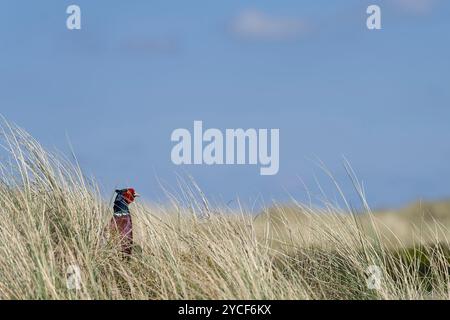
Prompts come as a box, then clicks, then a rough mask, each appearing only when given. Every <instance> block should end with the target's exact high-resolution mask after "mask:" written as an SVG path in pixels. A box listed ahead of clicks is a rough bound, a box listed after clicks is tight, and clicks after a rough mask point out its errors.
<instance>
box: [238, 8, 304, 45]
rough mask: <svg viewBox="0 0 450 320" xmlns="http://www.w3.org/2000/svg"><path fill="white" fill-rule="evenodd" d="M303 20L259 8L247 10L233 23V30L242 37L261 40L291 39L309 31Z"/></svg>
mask: <svg viewBox="0 0 450 320" xmlns="http://www.w3.org/2000/svg"><path fill="white" fill-rule="evenodd" d="M307 29H308V28H307V25H306V23H305V22H304V21H303V20H300V19H296V18H289V17H275V16H270V15H267V14H265V13H263V12H261V11H258V10H254V9H253V10H245V11H243V12H241V13H240V14H239V15H238V16H237V17H235V18H234V19H233V21H232V23H231V31H232V32H233V33H234V34H235V35H237V36H238V37H241V38H248V39H257V40H258V39H259V40H289V39H295V38H298V37H300V36H303V35H305V34H306V33H307V31H308V30H307Z"/></svg>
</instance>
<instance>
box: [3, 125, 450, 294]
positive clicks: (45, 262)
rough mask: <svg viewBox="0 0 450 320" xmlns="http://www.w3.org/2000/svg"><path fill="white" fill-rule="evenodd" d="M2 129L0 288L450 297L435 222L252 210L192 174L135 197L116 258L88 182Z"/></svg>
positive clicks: (103, 206)
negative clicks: (397, 224)
mask: <svg viewBox="0 0 450 320" xmlns="http://www.w3.org/2000/svg"><path fill="white" fill-rule="evenodd" d="M0 140H1V147H2V148H3V151H1V152H0V157H1V158H0V160H1V164H0V298H1V299H448V298H449V283H450V282H449V265H448V263H449V249H448V248H449V246H448V241H447V236H448V229H447V226H446V225H445V224H442V223H440V221H433V222H432V223H430V222H427V223H425V222H424V223H418V225H417V226H416V227H415V228H416V229H414V230H418V231H417V232H416V233H415V234H416V237H415V238H414V239H415V240H414V241H412V242H408V243H407V244H405V243H406V241H405V240H404V239H401V237H400V236H398V235H399V233H397V232H396V230H393V228H389V227H386V224H385V223H384V222H385V221H384V220H380V219H379V217H378V216H377V215H375V214H372V213H370V211H369V210H368V213H366V214H365V215H361V216H357V215H354V214H352V213H351V212H347V213H344V214H343V213H342V212H341V211H340V210H337V209H336V210H335V209H333V208H332V207H331V206H328V207H326V208H325V209H317V208H315V209H312V208H308V207H305V206H303V205H300V204H295V205H292V206H290V207H283V206H281V205H280V206H274V208H272V209H270V210H265V212H264V213H263V214H261V215H259V216H257V217H255V216H254V215H251V214H249V213H246V212H244V210H241V211H237V212H228V210H223V209H217V208H212V207H211V205H209V204H208V202H207V200H206V199H205V197H204V195H203V193H202V192H201V191H200V190H199V188H198V187H197V186H196V185H195V183H192V184H190V186H189V185H186V186H185V189H184V190H183V191H182V192H181V193H180V195H173V194H170V195H168V198H169V200H170V201H169V203H170V205H167V206H161V207H159V208H156V207H150V206H148V205H145V204H142V203H137V204H134V205H132V208H131V210H132V215H133V224H134V232H135V242H136V245H135V247H134V249H133V250H134V251H133V255H132V258H131V259H130V260H123V259H122V257H121V256H120V254H119V253H118V250H117V248H118V245H117V243H114V241H113V240H112V239H110V238H109V237H108V232H107V229H106V228H105V226H107V224H108V222H109V219H110V218H111V208H110V203H109V202H108V201H106V200H105V199H103V198H102V196H101V195H100V192H99V189H98V187H97V185H96V183H95V181H93V180H92V179H86V177H85V176H84V174H83V172H82V170H81V169H80V168H79V167H78V166H77V165H76V164H74V163H73V162H71V161H69V160H67V159H66V158H64V157H63V156H59V155H55V154H52V153H49V152H47V151H46V150H45V149H44V148H43V147H42V146H41V145H40V144H39V143H38V142H37V141H36V140H35V139H33V138H32V137H31V136H30V135H29V134H28V133H26V132H25V131H24V130H22V129H20V128H18V127H16V126H14V125H11V124H9V123H8V122H6V121H3V123H2V125H1V126H0ZM181 198H182V199H181ZM181 200H183V201H181ZM181 203H184V204H186V203H190V205H189V206H186V205H181ZM449 214H450V213H449ZM410 228H411V230H412V229H413V226H411V227H410ZM414 230H412V231H411V232H413V233H414ZM423 230H426V232H425V233H426V236H425V233H424V232H423ZM421 232H422V233H421ZM74 266H75V268H78V269H79V273H77V274H79V278H77V280H79V282H77V286H76V287H73V286H71V285H70V284H68V278H70V275H68V272H69V271H68V270H73V268H74ZM371 266H372V267H373V266H376V268H377V270H378V271H379V274H378V273H377V274H376V275H377V276H378V278H377V279H376V281H378V282H376V288H374V287H373V286H370V284H369V283H368V282H370V279H373V278H372V277H373V276H374V274H372V272H373V269H371ZM69 273H70V272H69Z"/></svg>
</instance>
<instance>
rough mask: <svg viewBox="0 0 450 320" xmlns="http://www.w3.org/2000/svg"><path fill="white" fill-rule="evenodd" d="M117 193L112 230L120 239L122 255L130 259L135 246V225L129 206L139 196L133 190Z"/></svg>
mask: <svg viewBox="0 0 450 320" xmlns="http://www.w3.org/2000/svg"><path fill="white" fill-rule="evenodd" d="M115 192H116V193H117V196H116V198H115V200H114V208H113V209H114V215H113V217H112V219H111V223H110V229H111V233H112V234H113V235H115V236H118V237H119V240H120V246H121V252H122V254H123V255H124V256H126V257H128V258H129V257H130V256H131V251H132V246H133V224H132V221H131V215H130V209H129V208H128V205H129V204H131V203H132V202H133V201H134V200H135V198H136V197H139V195H138V194H137V193H136V192H135V190H134V189H133V188H127V189H121V190H115Z"/></svg>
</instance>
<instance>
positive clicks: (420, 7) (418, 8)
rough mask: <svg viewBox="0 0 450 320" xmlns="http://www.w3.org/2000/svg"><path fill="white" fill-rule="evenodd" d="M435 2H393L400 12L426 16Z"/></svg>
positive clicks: (429, 0)
mask: <svg viewBox="0 0 450 320" xmlns="http://www.w3.org/2000/svg"><path fill="white" fill-rule="evenodd" d="M436 2H437V1H436V0H394V3H395V5H397V7H399V8H400V9H401V10H402V11H405V12H407V13H413V14H428V13H430V12H431V11H432V10H433V8H434V7H435V5H436Z"/></svg>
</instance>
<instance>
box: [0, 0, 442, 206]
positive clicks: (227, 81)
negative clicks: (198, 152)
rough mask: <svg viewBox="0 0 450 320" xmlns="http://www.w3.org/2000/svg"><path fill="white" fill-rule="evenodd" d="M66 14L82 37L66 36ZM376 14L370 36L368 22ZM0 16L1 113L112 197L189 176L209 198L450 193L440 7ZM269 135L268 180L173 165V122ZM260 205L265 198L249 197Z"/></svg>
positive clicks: (17, 8)
mask: <svg viewBox="0 0 450 320" xmlns="http://www.w3.org/2000/svg"><path fill="white" fill-rule="evenodd" d="M70 4H78V5H79V6H80V7H81V11H82V30H79V31H69V30H67V29H66V24H65V21H66V18H67V15H66V13H65V11H66V7H67V6H68V5H70ZM369 4H378V5H380V7H381V10H382V27H383V29H382V30H379V31H369V30H367V28H366V17H367V14H366V12H365V11H366V8H367V6H368V5H369ZM1 5H2V9H1V10H0V40H1V42H0V46H1V50H0V113H1V114H3V115H4V116H6V117H7V118H8V119H9V120H11V121H13V122H15V123H17V124H18V125H20V126H22V127H24V128H26V129H27V130H28V131H29V132H30V133H32V134H33V135H34V136H35V137H36V138H37V139H38V140H39V141H41V142H42V143H43V144H44V145H46V146H47V147H49V148H57V149H59V150H63V151H68V141H67V136H68V137H69V138H70V141H71V143H72V145H73V147H74V149H75V152H76V154H77V155H78V158H79V160H80V163H81V165H82V166H83V168H84V169H85V171H86V172H87V173H88V174H93V175H95V176H96V177H97V179H98V181H99V183H100V184H101V186H102V188H103V190H104V191H105V192H106V193H108V191H109V190H112V189H113V188H115V187H120V186H126V185H131V186H134V187H135V188H136V189H138V191H139V192H140V193H142V194H143V196H144V197H145V198H147V199H150V200H155V199H160V198H161V190H160V187H159V185H158V180H157V178H158V179H160V180H161V181H164V182H165V183H167V184H168V185H171V186H175V185H176V174H177V173H181V174H185V173H189V174H191V175H193V177H194V178H195V179H196V180H197V181H198V183H199V184H200V186H201V187H202V188H203V189H204V190H205V192H206V193H207V195H208V196H209V197H210V198H211V199H216V200H217V201H219V202H221V201H223V202H229V201H235V202H236V198H237V197H239V198H240V200H241V201H242V202H244V203H247V204H249V205H252V204H253V203H255V202H256V203H261V201H265V202H266V203H269V202H270V201H271V200H273V199H275V200H278V201H286V200H287V199H288V198H289V194H291V195H293V196H294V197H296V198H298V199H300V200H303V199H305V198H306V195H305V191H304V188H303V184H302V182H301V181H303V182H304V183H305V184H306V185H307V186H308V188H309V189H310V191H311V192H312V194H313V197H315V196H317V195H318V194H319V190H318V188H317V186H316V179H317V180H318V181H319V182H320V183H321V185H322V186H323V188H324V189H325V191H326V192H327V194H328V196H329V197H330V198H331V199H333V197H334V196H335V192H334V191H333V188H332V186H331V184H330V183H329V180H328V179H327V178H326V176H325V175H324V174H323V172H321V169H320V168H318V167H317V165H316V159H321V160H322V161H323V162H324V163H325V164H326V166H327V167H328V168H329V169H330V170H331V172H333V174H334V175H335V177H336V178H337V179H338V181H339V182H341V183H342V185H343V188H344V191H345V192H346V193H347V196H348V197H349V198H350V199H352V200H354V201H356V198H355V195H354V193H353V192H352V188H351V186H350V183H349V181H348V179H347V178H346V174H345V170H344V169H343V166H342V161H343V159H342V156H345V157H346V158H347V159H348V160H349V161H350V163H351V164H352V166H353V168H354V169H355V171H356V173H357V175H358V177H359V178H360V180H363V181H364V185H365V188H366V194H367V198H368V201H369V204H371V205H372V206H374V207H385V206H397V205H401V204H404V203H405V202H408V201H412V200H416V199H419V198H420V199H435V198H444V197H447V196H450V189H449V187H448V185H449V181H450V166H449V165H448V162H449V158H450V145H449V142H448V141H449V138H450V126H449V125H448V121H449V119H450V106H449V100H450V90H449V84H450V79H449V78H450V61H449V60H450V59H449V57H450V41H449V38H450V37H449V35H450V19H449V18H450V3H449V2H448V1H443V0H441V1H439V0H390V1H361V0H355V1H353V0H348V1H298V0H297V1H261V0H260V1H242V0H240V1H234V0H232V1H230V0H227V1H214V2H213V1H189V2H187V1H168V0H165V1H132V2H124V1H120V2H119V1H81V0H78V1H61V0H58V1H56V0H54V1H40V2H37V1H33V2H31V1H21V0H14V1H8V0H6V1H5V0H2V1H1ZM194 120H202V121H203V123H204V126H205V127H207V128H210V127H213V128H220V129H225V128H239V127H242V128H279V129H280V171H279V173H278V174H277V175H276V176H260V175H259V167H257V166H221V167H220V166H211V167H208V166H196V167H195V166H183V167H177V166H175V165H173V164H172V162H171V161H170V151H171V148H172V146H173V145H174V144H173V143H172V142H171V141H170V134H171V132H172V131H173V130H174V129H176V128H188V129H191V128H192V126H193V121H194ZM261 199H262V200H261Z"/></svg>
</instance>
